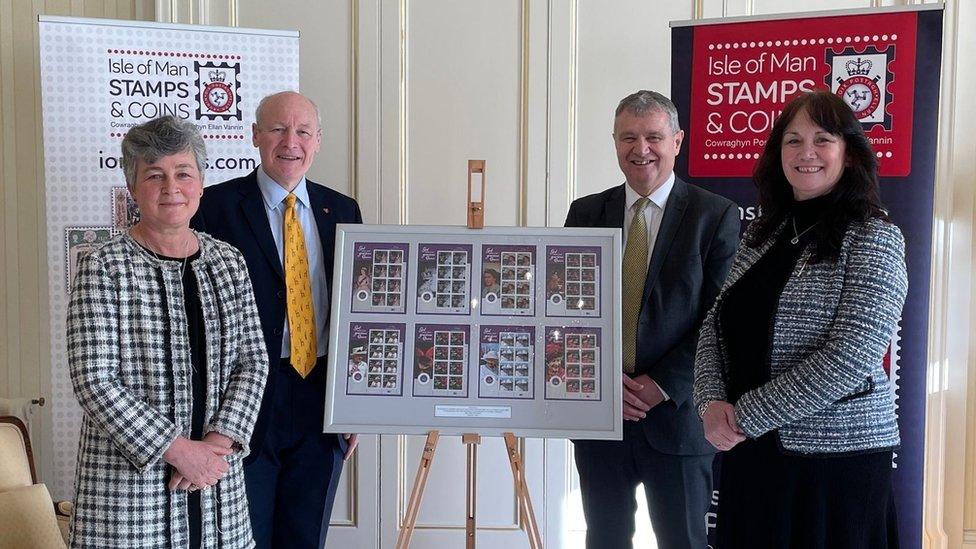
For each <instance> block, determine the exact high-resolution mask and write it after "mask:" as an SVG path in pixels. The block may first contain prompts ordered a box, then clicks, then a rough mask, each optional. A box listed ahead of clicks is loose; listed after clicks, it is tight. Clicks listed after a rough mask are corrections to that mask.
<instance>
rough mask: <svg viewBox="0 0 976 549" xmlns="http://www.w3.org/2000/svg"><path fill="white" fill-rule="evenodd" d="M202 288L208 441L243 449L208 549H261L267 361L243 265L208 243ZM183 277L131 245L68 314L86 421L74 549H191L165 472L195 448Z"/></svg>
mask: <svg viewBox="0 0 976 549" xmlns="http://www.w3.org/2000/svg"><path fill="white" fill-rule="evenodd" d="M197 236H198V237H199V239H200V257H199V258H198V259H196V260H194V261H193V262H191V263H189V264H188V265H187V266H186V268H188V269H193V272H194V274H195V275H196V277H197V281H198V286H199V291H200V303H201V306H202V307H203V318H204V327H205V331H206V347H207V365H206V367H207V390H206V409H205V410H204V425H205V427H204V432H208V431H211V430H216V431H219V432H220V433H223V434H225V435H227V436H229V437H230V438H232V439H234V440H235V441H236V442H237V444H239V445H240V448H242V450H241V451H239V452H237V453H236V454H232V455H231V456H228V462H229V463H230V471H228V473H227V475H226V476H225V477H224V478H223V479H221V481H220V482H219V483H218V484H217V485H216V486H215V487H213V488H210V489H207V490H204V491H203V492H202V496H201V507H202V511H203V540H204V544H203V546H204V547H207V548H216V547H233V548H239V547H253V546H254V541H253V539H252V536H251V525H250V522H249V520H248V508H247V497H246V494H245V490H244V475H243V468H242V466H241V460H242V458H243V455H244V454H246V453H247V448H248V441H249V439H250V437H251V430H252V428H253V426H254V420H255V417H256V416H257V413H258V406H259V405H260V403H261V394H262V391H263V390H264V383H265V379H266V377H267V369H268V357H267V353H266V352H265V348H264V340H263V338H262V335H261V324H260V322H259V320H258V312H257V308H256V306H255V304H254V295H253V294H252V292H251V283H250V280H249V279H248V274H247V268H246V267H245V265H244V259H243V258H242V257H241V255H240V253H239V252H238V251H237V250H236V249H234V248H232V247H231V246H230V245H228V244H225V243H224V242H221V241H219V240H215V239H213V238H211V237H209V236H207V235H206V234H202V233H198V234H197ZM186 323H187V319H186V312H185V311H184V308H183V284H182V281H181V279H180V265H178V264H174V263H173V262H165V261H161V260H159V259H156V258H155V257H153V256H152V255H151V254H149V253H147V252H146V251H145V250H143V249H142V248H141V247H140V246H139V245H138V244H136V243H135V242H134V241H133V240H132V239H131V238H130V237H129V236H128V235H121V236H118V237H116V238H114V239H113V240H111V241H109V242H108V243H107V244H105V246H103V247H102V248H100V249H98V250H96V251H94V252H92V253H91V254H90V255H88V256H87V257H86V258H85V259H84V260H83V261H82V262H81V265H80V268H79V271H78V274H77V277H76V278H75V281H74V289H73V291H72V293H71V301H70V304H69V306H68V321H67V326H68V369H69V374H70V376H71V382H72V385H73V387H74V392H75V395H76V396H77V398H78V402H79V403H80V404H81V408H82V410H83V411H84V414H85V415H84V418H83V420H82V426H81V438H80V440H79V448H78V466H77V470H76V477H75V510H74V516H73V518H72V536H71V546H72V547H98V548H106V547H160V548H163V547H167V548H168V547H186V546H187V544H188V539H187V535H188V533H187V530H188V526H187V502H186V492H171V491H169V490H168V489H167V487H166V486H167V483H168V482H169V479H170V475H171V472H172V468H171V467H170V466H169V465H168V464H166V462H164V461H163V460H162V455H163V452H164V451H165V450H166V449H167V448H168V447H169V445H170V443H172V441H173V439H174V438H175V437H176V436H177V435H179V434H182V435H183V436H187V437H188V436H189V433H190V418H191V410H190V408H191V403H192V400H193V397H192V394H191V390H190V377H191V372H190V368H191V365H190V347H189V342H188V341H187V338H186Z"/></svg>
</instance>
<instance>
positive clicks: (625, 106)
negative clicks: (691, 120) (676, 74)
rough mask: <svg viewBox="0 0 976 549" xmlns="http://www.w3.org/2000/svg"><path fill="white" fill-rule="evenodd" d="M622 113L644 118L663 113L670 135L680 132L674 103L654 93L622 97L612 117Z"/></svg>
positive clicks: (647, 92)
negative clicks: (666, 116) (650, 114)
mask: <svg viewBox="0 0 976 549" xmlns="http://www.w3.org/2000/svg"><path fill="white" fill-rule="evenodd" d="M624 111H627V112H629V113H631V114H633V115H634V116H644V115H645V114H647V113H649V112H654V111H659V112H663V113H664V114H666V115H668V121H669V122H670V123H671V133H678V132H679V131H681V125H680V124H678V109H676V108H675V106H674V103H672V102H671V100H670V99H668V98H667V97H665V96H663V95H661V94H660V93H658V92H656V91H650V90H638V91H636V92H634V93H632V94H630V95H628V96H627V97H624V98H623V99H621V100H620V103H619V104H617V110H616V111H615V112H614V114H613V117H614V118H616V117H618V116H620V113H622V112H624Z"/></svg>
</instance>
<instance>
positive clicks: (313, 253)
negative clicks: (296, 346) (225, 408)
mask: <svg viewBox="0 0 976 549" xmlns="http://www.w3.org/2000/svg"><path fill="white" fill-rule="evenodd" d="M255 118H256V122H255V123H254V125H253V126H252V128H251V130H252V141H253V143H254V146H255V147H257V148H258V149H259V150H260V153H261V165H260V166H258V168H257V169H256V170H255V171H253V172H251V173H250V174H248V175H246V176H244V177H241V178H237V179H232V180H230V181H226V182H224V183H220V184H218V185H214V186H212V187H208V188H207V189H206V191H205V192H204V195H203V199H202V200H201V201H200V209H199V210H198V212H197V214H196V216H195V217H194V218H193V223H192V225H193V227H194V228H195V229H198V230H201V231H204V232H207V233H210V234H211V235H213V236H215V237H216V238H219V239H221V240H224V241H226V242H228V243H230V244H232V245H234V246H236V247H237V248H238V249H239V250H240V251H241V253H243V255H244V259H245V261H246V262H247V268H248V273H249V274H250V277H251V284H252V286H253V287H254V294H255V297H256V298H257V305H258V313H259V315H260V317H261V328H262V330H263V332H264V340H265V344H266V345H267V348H268V354H269V355H270V358H271V362H270V364H271V368H270V369H269V372H268V382H267V385H266V387H265V392H264V398H263V400H262V402H261V410H260V412H259V414H258V419H257V424H256V425H255V428H254V434H253V435H252V437H251V444H250V454H249V455H248V457H247V458H246V460H245V462H244V463H245V467H244V478H245V482H246V485H247V495H248V504H249V507H250V512H251V525H252V528H253V531H254V539H255V541H256V542H257V546H258V547H260V548H271V547H274V548H276V549H277V548H286V547H287V548H292V547H293V548H321V547H323V546H324V545H325V538H326V534H327V532H328V528H329V516H330V515H331V514H332V503H333V501H334V499H335V491H336V485H337V483H338V480H339V474H340V473H341V472H342V464H343V461H344V460H345V459H348V458H349V456H351V455H352V452H353V451H354V450H355V447H356V435H343V436H342V437H339V436H337V435H335V434H323V433H322V417H323V412H324V409H325V381H326V365H327V360H326V351H327V348H328V341H329V329H328V324H329V310H330V309H329V297H330V296H329V293H330V291H331V290H332V266H333V262H334V252H335V250H334V249H333V243H334V242H335V226H336V223H362V215H361V214H360V211H359V205H358V204H356V201H355V200H353V199H352V198H349V197H347V196H345V195H342V194H340V193H338V192H336V191H333V190H331V189H328V188H326V187H324V186H322V185H318V184H316V183H313V182H312V181H309V180H307V179H306V178H305V174H306V172H307V171H308V169H309V167H310V166H311V165H312V160H313V159H314V158H315V154H316V153H317V152H318V151H319V146H320V145H321V143H322V129H321V121H320V119H319V112H318V108H317V107H316V106H315V104H314V103H312V102H311V101H310V100H309V99H307V98H306V97H304V96H302V95H300V94H298V93H296V92H281V93H277V94H274V95H270V96H268V97H265V98H264V99H262V100H261V102H260V104H259V105H258V108H257V113H256V117H255ZM292 216H294V217H292ZM296 217H297V221H298V223H299V225H300V228H301V231H300V232H299V231H296V230H295V225H294V219H295V218H296ZM286 218H288V219H290V220H291V221H288V223H291V225H290V228H286V227H285V224H286ZM288 231H291V232H290V233H289V232H288ZM288 234H291V235H292V241H291V248H290V249H291V250H294V249H296V248H295V244H296V243H298V242H302V241H304V249H305V251H306V253H305V254H304V255H306V256H307V265H303V266H302V269H301V271H302V279H301V281H302V283H303V286H302V288H303V290H302V291H300V292H295V293H293V294H292V295H291V296H289V295H288V293H289V291H288V290H287V289H286V276H285V275H286V273H285V271H284V268H283V265H286V264H287V265H294V263H289V262H287V261H286V256H285V254H284V251H283V250H284V248H283V246H284V241H285V238H286V236H287V235H288ZM296 235H297V236H296ZM302 237H303V238H302ZM290 253H292V254H294V253H295V252H294V251H292V252H290ZM292 257H294V255H293V256H292ZM306 268H307V276H306V275H305V269H306ZM289 269H293V267H291V266H289ZM291 280H295V278H294V275H293V274H292V275H290V278H289V284H292V285H293V286H292V287H294V282H290V281H291ZM309 287H310V288H309ZM309 289H310V293H311V296H310V298H311V304H310V305H311V310H312V315H311V316H312V317H313V318H314V326H312V323H311V322H308V319H307V316H304V317H296V316H292V315H293V314H296V313H295V312H294V311H289V310H288V305H287V303H289V302H290V301H291V302H293V303H294V301H292V299H294V298H295V296H296V295H298V294H299V293H301V294H302V298H303V299H304V300H306V306H305V307H302V309H303V311H302V312H301V313H300V314H302V315H307V311H308V307H307V305H308V304H307V301H308V298H309V295H308V293H309V292H308V291H307V290H309ZM289 298H292V299H289ZM295 309H298V307H295ZM289 318H294V319H297V320H295V321H294V323H295V324H296V325H297V326H298V328H297V330H299V331H301V332H302V337H298V338H295V340H296V341H300V342H301V344H302V345H305V347H304V348H303V349H304V351H305V353H299V352H298V350H296V351H295V353H292V350H293V347H292V332H293V330H291V327H290V325H289V322H288V319H289ZM313 331H314V335H313V333H312V332H313ZM313 351H314V357H317V358H314V357H313V355H312V354H311V353H312V352H313ZM301 356H305V357H307V358H309V360H304V359H301V358H296V357H301ZM303 362H304V364H300V363H303Z"/></svg>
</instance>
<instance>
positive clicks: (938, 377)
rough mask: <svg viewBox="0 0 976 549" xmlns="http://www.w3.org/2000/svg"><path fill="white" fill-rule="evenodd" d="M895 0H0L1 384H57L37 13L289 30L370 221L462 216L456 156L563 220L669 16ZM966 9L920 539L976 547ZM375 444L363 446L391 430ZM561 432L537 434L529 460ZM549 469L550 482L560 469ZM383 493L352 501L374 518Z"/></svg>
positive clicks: (337, 179) (663, 45) (956, 6)
mask: <svg viewBox="0 0 976 549" xmlns="http://www.w3.org/2000/svg"><path fill="white" fill-rule="evenodd" d="M905 3H921V2H890V1H885V2H877V1H870V0H829V1H826V2H824V1H814V0H795V1H794V0H791V1H784V0H679V1H677V2H647V1H646V0H614V1H612V2H599V1H596V0H549V1H546V0H497V1H491V2H488V1H482V2H476V1H469V2H461V1H456V0H455V1H451V0H348V1H345V0H331V1H328V2H311V1H300V0H283V1H279V2H273V3H267V2H261V1H258V0H227V1H219V2H218V1H208V0H156V1H155V2H153V1H148V0H142V1H135V0H134V1H122V0H119V1H108V0H105V1H95V0H84V1H80V0H73V1H61V2H42V1H33V2H31V1H29V0H0V130H2V144H0V157H2V160H3V163H2V170H0V174H2V181H0V208H2V212H3V214H2V222H0V258H2V265H0V273H2V278H0V396H8V397H19V396H22V397H37V396H42V395H45V394H47V393H48V392H49V389H50V383H49V377H50V376H49V373H48V370H49V364H50V359H49V352H48V350H47V344H46V341H47V334H46V330H47V326H48V320H47V317H46V315H47V312H46V311H47V309H46V303H47V296H46V295H45V292H46V284H44V283H43V279H44V277H45V276H46V265H45V254H44V253H42V251H43V250H44V247H45V242H46V238H45V234H44V221H43V219H44V194H43V158H42V155H41V122H40V120H41V118H40V110H39V109H40V91H39V90H40V87H41V85H42V83H40V82H39V80H38V79H39V77H38V72H39V71H38V54H37V36H36V35H37V25H36V15H37V14H39V13H43V14H50V15H78V16H87V17H109V18H119V19H141V20H153V19H156V20H159V21H176V22H184V23H201V24H215V25H228V26H242V27H259V28H278V29H292V30H299V31H300V32H301V52H302V53H301V56H302V57H301V60H300V61H301V67H302V71H301V72H302V75H301V87H302V90H303V91H304V92H305V93H307V94H308V95H310V96H311V97H312V98H313V99H314V100H316V101H317V102H318V103H319V105H320V107H321V108H322V111H323V118H324V120H325V140H324V144H323V148H322V152H321V154H320V156H319V158H318V160H317V162H316V165H315V167H314V169H313V172H312V174H311V176H312V178H313V179H316V180H318V181H322V182H325V183H327V184H329V185H330V186H332V187H334V188H336V189H338V190H340V191H343V192H347V193H349V194H352V195H354V196H356V197H357V198H358V199H359V200H360V203H361V204H362V206H363V211H364V215H365V217H366V219H367V221H369V222H383V223H399V222H410V223H438V224H461V223H463V219H464V218H463V212H462V209H461V205H462V203H463V199H464V195H463V193H464V189H463V183H464V170H465V167H464V166H465V161H466V160H467V159H468V158H485V159H487V160H488V185H489V187H488V188H489V202H488V211H487V222H488V223H489V224H493V225H547V224H548V225H560V224H561V223H562V220H563V217H564V215H565V211H566V209H567V207H568V203H569V200H570V199H571V198H572V197H574V196H579V195H582V194H586V193H589V192H594V191H597V190H600V189H603V188H605V187H608V186H610V185H612V184H614V183H616V182H618V181H619V174H618V171H617V168H616V165H615V160H614V156H613V153H612V145H611V141H610V124H611V110H612V107H613V106H614V105H615V103H616V101H617V100H618V99H619V98H620V97H621V96H623V95H625V94H626V93H628V92H630V91H632V90H634V89H636V88H639V87H641V88H653V89H658V90H661V91H664V92H667V91H668V90H669V89H670V76H669V74H670V51H669V50H670V32H669V29H668V26H667V22H668V21H669V20H683V19H693V18H713V17H731V16H741V15H761V14H768V13H777V12H788V11H810V10H821V9H833V8H866V7H873V6H877V5H890V4H898V5H901V4H905ZM974 27H976V2H971V1H969V0H954V1H950V2H948V3H947V4H946V11H945V37H944V44H945V46H944V52H943V69H942V80H943V88H942V102H941V105H942V107H941V111H940V112H939V113H938V116H939V117H940V121H941V127H940V147H939V151H940V157H939V162H938V172H937V175H936V182H935V184H936V205H935V211H934V223H935V225H934V229H935V231H934V233H935V236H934V242H933V244H934V252H933V253H934V257H933V263H934V267H933V285H932V288H931V293H930V296H931V304H932V305H931V330H930V346H929V349H930V352H929V357H930V359H929V365H928V368H929V373H930V375H929V381H928V395H929V396H928V429H927V434H926V436H927V451H926V460H927V463H926V472H927V476H926V525H925V526H926V534H927V536H928V539H927V546H928V547H961V546H963V543H964V539H965V540H966V541H968V542H969V543H968V546H973V547H976V474H974V473H976V420H974V417H976V375H974V374H976V345H974V344H972V343H970V337H969V335H970V334H971V333H972V331H973V327H974V326H976V306H974V301H973V295H974V290H976V277H974V276H973V275H972V271H973V270H974V267H976V265H974V257H973V241H974V227H973V220H974V206H976V203H974V201H976V195H974V192H973V183H974V179H976V138H974V137H973V131H972V123H971V122H970V121H971V120H973V119H976V107H974V106H973V102H972V101H971V99H969V95H970V94H968V93H966V92H967V91H969V90H972V89H976V64H974V63H973V61H972V59H973V58H974V56H976V36H974V33H972V32H966V31H965V30H968V29H972V28H974ZM43 85H57V83H47V82H45V83H43ZM39 417H40V425H41V428H40V432H39V435H40V436H38V435H37V434H35V439H37V440H36V441H35V444H36V445H37V447H38V450H39V452H38V453H39V456H40V460H41V467H40V470H41V474H42V476H43V475H45V474H49V473H50V460H51V457H50V456H51V455H52V452H56V451H57V448H56V446H55V445H54V444H53V442H52V441H51V440H50V421H51V418H50V417H49V416H47V414H46V411H45V410H41V413H40V416H39ZM369 444H372V446H369V447H367V449H368V450H371V451H373V452H378V450H377V448H378V447H382V446H383V443H377V442H375V441H374V442H371V443H369ZM391 451H395V452H401V451H402V448H399V447H397V446H391ZM528 451H530V452H532V451H534V450H533V448H529V449H528ZM560 451H562V450H560V447H559V446H552V445H549V446H546V449H545V451H543V450H542V449H541V448H539V449H538V452H536V453H535V454H534V455H533V459H538V460H542V459H549V460H551V459H554V458H553V457H552V456H553V454H555V455H557V457H558V456H559V455H561V454H559V452H560ZM366 454H368V452H367V453H363V454H361V459H362V460H366V463H360V464H359V466H361V467H363V470H365V471H371V470H374V469H375V470H377V471H379V470H380V469H381V467H379V466H378V465H377V462H376V461H375V460H376V457H375V455H372V457H370V455H366ZM543 455H545V458H543ZM560 459H562V458H560ZM370 460H373V461H370ZM557 461H558V460H557ZM563 464H564V465H565V463H563ZM544 474H547V475H548V473H544ZM554 475H555V476H553V477H552V478H550V477H548V476H547V477H546V482H547V483H548V484H551V483H559V482H569V480H568V479H566V478H564V477H563V476H560V475H562V473H561V472H557V473H555V474H554ZM350 493H355V490H352V489H351V490H350ZM359 495H360V496H362V498H364V499H369V497H370V493H368V492H367V493H360V494H359ZM350 497H352V496H350ZM349 501H350V502H354V501H355V500H353V499H350V500H349ZM350 505H352V504H351V503H350ZM377 512H378V511H377V510H376V509H375V508H373V509H372V511H370V510H369V509H366V510H365V511H360V515H358V516H357V515H356V514H355V512H354V511H348V513H347V515H348V516H349V517H352V518H350V520H352V521H353V522H355V520H353V519H356V520H359V521H360V522H364V521H365V522H369V520H370V519H371V518H372V517H373V516H374V515H375V514H376V513H377ZM363 513H365V514H363ZM967 536H968V537H967Z"/></svg>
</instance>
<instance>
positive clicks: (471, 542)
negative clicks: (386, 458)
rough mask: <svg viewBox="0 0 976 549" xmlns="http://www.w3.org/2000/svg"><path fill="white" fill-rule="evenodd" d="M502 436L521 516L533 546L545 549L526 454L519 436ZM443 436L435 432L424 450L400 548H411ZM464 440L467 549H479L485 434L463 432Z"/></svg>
mask: <svg viewBox="0 0 976 549" xmlns="http://www.w3.org/2000/svg"><path fill="white" fill-rule="evenodd" d="M502 436H503V437H504V438H505V447H506V448H507V454H508V462H509V464H510V465H511V466H512V477H513V478H514V480H515V496H516V499H517V500H518V507H519V515H520V517H521V519H522V520H524V527H525V534H526V535H527V536H528V538H529V547H531V549H543V548H542V537H541V535H540V534H539V526H538V524H536V521H535V511H533V509H532V498H531V497H530V496H529V487H528V485H527V484H526V482H525V467H524V466H523V464H522V456H521V453H520V452H519V450H518V439H517V438H515V435H514V434H513V433H504V434H503V435H502ZM439 438H440V432H439V431H431V432H429V433H428V434H427V442H425V443H424V451H423V454H422V455H421V457H420V465H419V466H418V467H417V475H416V477H415V478H414V481H413V489H412V490H411V491H410V499H409V500H408V503H407V511H406V513H405V514H404V518H403V527H402V528H401V529H400V533H399V534H398V535H397V541H396V549H407V548H408V547H409V546H410V537H411V536H412V535H413V530H414V527H415V526H416V524H417V515H418V514H419V512H420V501H421V500H422V499H423V497H424V488H426V486H427V476H428V475H429V474H430V465H431V463H432V462H433V461H434V451H435V450H436V449H437V441H438V439H439ZM461 442H462V443H463V444H464V445H465V446H466V447H467V448H466V449H465V450H466V454H467V459H466V467H465V489H464V492H465V498H464V500H465V519H464V547H465V549H475V527H476V521H475V505H476V500H477V482H478V445H479V444H481V435H478V434H473V433H466V434H463V435H461Z"/></svg>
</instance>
